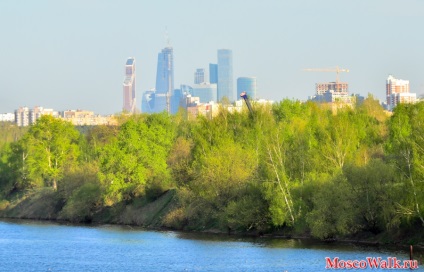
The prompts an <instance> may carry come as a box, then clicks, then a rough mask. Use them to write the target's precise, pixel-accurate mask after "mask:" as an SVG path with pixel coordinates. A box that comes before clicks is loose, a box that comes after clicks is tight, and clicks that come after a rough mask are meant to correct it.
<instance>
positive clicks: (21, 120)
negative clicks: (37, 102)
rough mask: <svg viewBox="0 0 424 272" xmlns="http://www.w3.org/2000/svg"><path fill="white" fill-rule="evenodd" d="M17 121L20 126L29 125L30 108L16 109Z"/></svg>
mask: <svg viewBox="0 0 424 272" xmlns="http://www.w3.org/2000/svg"><path fill="white" fill-rule="evenodd" d="M15 123H16V125H17V126H18V127H26V126H29V124H30V123H29V108H28V107H19V109H17V110H15Z"/></svg>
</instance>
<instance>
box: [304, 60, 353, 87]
mask: <svg viewBox="0 0 424 272" xmlns="http://www.w3.org/2000/svg"><path fill="white" fill-rule="evenodd" d="M303 71H305V72H331V73H334V72H336V88H337V91H339V73H341V72H345V73H349V69H343V68H339V66H336V68H306V69H303Z"/></svg>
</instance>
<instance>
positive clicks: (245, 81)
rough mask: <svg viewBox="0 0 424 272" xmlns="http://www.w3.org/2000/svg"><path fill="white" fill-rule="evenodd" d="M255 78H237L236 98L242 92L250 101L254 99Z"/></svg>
mask: <svg viewBox="0 0 424 272" xmlns="http://www.w3.org/2000/svg"><path fill="white" fill-rule="evenodd" d="M256 88H257V87H256V77H239V78H237V98H239V97H240V94H241V93H242V92H246V94H247V96H248V97H249V98H250V99H253V100H255V99H256Z"/></svg>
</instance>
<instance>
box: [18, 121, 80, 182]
mask: <svg viewBox="0 0 424 272" xmlns="http://www.w3.org/2000/svg"><path fill="white" fill-rule="evenodd" d="M78 139H79V133H78V131H77V130H76V129H75V128H74V126H73V125H72V124H71V123H69V122H66V121H62V120H60V119H58V118H54V117H52V116H49V115H45V116H42V117H41V118H40V119H38V120H37V123H36V124H35V125H33V126H32V127H31V128H30V129H29V131H28V133H26V134H25V135H24V136H23V138H22V139H21V140H20V141H19V142H18V144H17V145H16V146H15V150H14V152H15V153H16V154H15V158H16V159H22V160H21V161H20V164H21V167H22V169H24V170H23V172H22V174H25V175H26V174H28V178H29V179H30V180H37V179H38V180H41V181H42V182H43V183H44V185H47V186H52V187H53V189H54V190H57V181H58V180H60V179H61V178H62V177H63V175H64V173H65V171H66V169H67V168H68V167H71V166H72V165H74V164H75V163H76V161H77V158H78V155H79V151H78ZM24 172H25V173H24Z"/></svg>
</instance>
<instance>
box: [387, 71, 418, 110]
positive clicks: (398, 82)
mask: <svg viewBox="0 0 424 272" xmlns="http://www.w3.org/2000/svg"><path fill="white" fill-rule="evenodd" d="M416 101H417V95H416V94H415V93H410V92H409V80H403V79H397V78H395V77H394V76H392V75H389V77H388V78H387V80H386V103H387V109H388V110H391V111H392V110H393V109H394V108H395V107H396V105H397V104H399V103H416Z"/></svg>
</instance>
